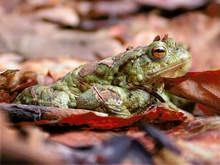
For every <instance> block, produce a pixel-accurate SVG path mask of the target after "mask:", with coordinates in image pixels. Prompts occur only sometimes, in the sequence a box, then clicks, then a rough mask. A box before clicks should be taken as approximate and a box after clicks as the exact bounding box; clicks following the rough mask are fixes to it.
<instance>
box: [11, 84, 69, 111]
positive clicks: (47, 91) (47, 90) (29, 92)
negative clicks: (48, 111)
mask: <svg viewBox="0 0 220 165" xmlns="http://www.w3.org/2000/svg"><path fill="white" fill-rule="evenodd" d="M69 102H70V99H69V95H68V94H67V93H66V92H65V91H59V90H54V89H53V88H52V87H49V86H33V87H28V88H26V89H25V90H24V91H23V92H22V93H20V94H19V95H18V96H17V97H16V99H15V100H14V103H16V104H29V105H40V106H48V107H65V108H67V107H68V104H69Z"/></svg>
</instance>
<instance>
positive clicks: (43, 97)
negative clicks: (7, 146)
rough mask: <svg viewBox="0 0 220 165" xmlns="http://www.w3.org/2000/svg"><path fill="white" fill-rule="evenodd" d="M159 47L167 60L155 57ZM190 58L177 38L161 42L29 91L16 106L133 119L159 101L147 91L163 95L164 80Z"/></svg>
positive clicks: (94, 63) (87, 65) (108, 59)
mask: <svg viewBox="0 0 220 165" xmlns="http://www.w3.org/2000/svg"><path fill="white" fill-rule="evenodd" d="M155 46H163V47H164V48H165V49H166V55H165V57H163V58H162V59H157V58H155V57H154V56H153V55H152V49H153V47H155ZM189 59H190V54H189V53H188V52H187V51H186V50H184V49H183V48H181V47H178V46H177V44H176V43H175V41H174V39H171V38H168V39H167V38H166V39H163V41H159V39H157V41H154V42H152V43H151V44H150V45H149V46H143V47H137V48H136V49H130V50H127V51H125V52H123V53H121V54H119V55H117V56H114V57H109V58H107V59H104V60H101V61H96V62H92V63H88V64H86V65H81V66H79V67H78V68H76V69H75V70H73V71H71V72H69V73H68V74H67V75H66V76H64V77H63V78H61V79H60V80H58V81H57V82H55V83H54V84H51V85H48V86H33V87H29V88H26V89H25V90H24V91H23V92H22V93H21V94H19V95H18V96H17V98H16V99H15V101H14V103H17V104H19V103H21V104H32V105H41V106H53V107H66V108H67V107H70V108H81V109H90V110H94V111H99V112H107V113H108V114H110V115H116V116H120V117H129V116H131V115H133V114H138V113H141V112H142V111H144V110H145V109H146V108H147V107H149V106H150V105H151V104H153V103H156V102H157V99H156V98H155V97H154V96H153V95H151V94H149V93H148V92H146V91H145V90H143V89H145V88H146V89H150V90H152V91H154V92H156V93H157V94H161V93H162V91H163V85H164V84H163V78H162V77H173V76H174V73H175V72H176V71H178V70H179V69H180V68H181V67H183V66H185V64H186V63H187V62H188V61H189ZM136 87H138V88H136Z"/></svg>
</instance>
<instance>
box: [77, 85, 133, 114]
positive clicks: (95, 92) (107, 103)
mask: <svg viewBox="0 0 220 165" xmlns="http://www.w3.org/2000/svg"><path fill="white" fill-rule="evenodd" d="M126 97H127V93H126V92H125V90H123V89H122V88H120V87H116V86H111V85H107V86H101V87H95V86H93V87H92V88H91V89H89V90H87V91H85V92H84V93H82V94H81V95H80V96H79V97H78V98H77V101H76V104H77V108H82V109H90V110H95V111H99V112H106V113H108V114H111V115H113V116H118V117H129V116H131V113H130V111H129V109H127V107H126V105H125V104H124V100H126Z"/></svg>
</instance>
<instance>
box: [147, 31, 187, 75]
mask: <svg viewBox="0 0 220 165" xmlns="http://www.w3.org/2000/svg"><path fill="white" fill-rule="evenodd" d="M145 51H146V54H147V58H146V60H147V65H145V67H143V70H144V73H145V76H146V77H148V76H149V77H158V76H159V77H175V76H179V71H180V69H182V68H183V67H184V70H185V71H182V72H181V73H185V72H186V71H187V70H188V68H189V66H190V65H189V64H190V59H191V55H190V53H189V52H188V51H186V50H185V49H184V48H182V47H180V46H178V45H177V44H176V42H175V40H174V39H173V38H168V35H165V36H164V38H163V39H162V40H160V37H159V36H157V37H155V39H154V41H153V42H152V43H151V44H150V45H149V46H148V47H147V48H146V49H145ZM185 67H187V68H185Z"/></svg>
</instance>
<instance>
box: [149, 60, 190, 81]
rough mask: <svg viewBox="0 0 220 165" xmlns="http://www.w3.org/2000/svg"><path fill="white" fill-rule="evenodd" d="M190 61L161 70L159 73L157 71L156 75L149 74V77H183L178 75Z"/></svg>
mask: <svg viewBox="0 0 220 165" xmlns="http://www.w3.org/2000/svg"><path fill="white" fill-rule="evenodd" d="M188 61H189V58H188V59H186V60H184V61H182V62H181V63H178V64H175V65H172V66H170V67H168V68H166V69H161V70H159V71H156V72H154V73H150V74H147V76H155V75H160V77H163V78H165V77H177V76H181V75H180V74H176V73H177V72H178V71H179V70H180V69H182V67H184V66H186V65H187V62H188Z"/></svg>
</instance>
